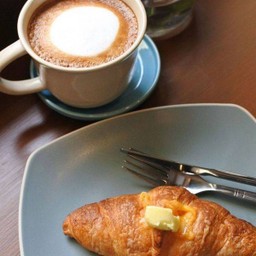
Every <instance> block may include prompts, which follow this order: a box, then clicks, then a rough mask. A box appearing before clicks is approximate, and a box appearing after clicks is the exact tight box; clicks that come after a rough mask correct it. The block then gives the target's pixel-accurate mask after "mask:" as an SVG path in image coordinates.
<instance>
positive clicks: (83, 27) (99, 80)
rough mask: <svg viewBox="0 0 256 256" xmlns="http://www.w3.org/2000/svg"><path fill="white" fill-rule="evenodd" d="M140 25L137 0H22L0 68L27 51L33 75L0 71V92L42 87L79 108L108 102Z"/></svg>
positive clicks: (121, 84) (126, 74)
mask: <svg viewBox="0 0 256 256" xmlns="http://www.w3.org/2000/svg"><path fill="white" fill-rule="evenodd" d="M74 25H75V26H74ZM146 25H147V16H146V12H145V8H144V6H143V4H142V2H141V0H27V2H26V3H25V5H24V6H23V8H22V10H21V12H20V14H19V19H18V25H17V28H18V35H19V40H17V41H16V42H14V43H13V44H11V45H9V46H8V47H6V48H5V49H3V50H2V51H0V72H1V71H2V70H3V69H4V68H5V67H6V66H8V65H9V64H10V63H11V62H12V61H14V60H15V59H17V58H19V57H21V56H23V55H25V54H29V55H30V56H31V58H32V60H33V62H34V63H35V64H36V65H35V66H36V67H37V73H38V77H35V78H31V79H27V80H21V81H10V80H7V79H4V78H2V77H0V92H4V93H7V94H13V95H23V94H29V93H35V92H40V91H42V90H48V91H49V92H50V93H51V94H52V95H53V96H55V97H56V98H57V99H58V100H59V101H61V102H63V103H65V104H67V105H70V106H73V107H79V108H93V107H99V106H102V105H104V104H107V103H110V102H112V101H113V100H114V99H116V98H117V97H119V96H120V95H121V94H122V93H123V92H124V91H125V90H126V88H127V86H128V84H129V81H130V80H131V77H132V74H133V67H134V64H135V61H136V59H137V53H138V48H139V45H140V43H141V41H142V40H143V37H144V34H145V30H146Z"/></svg>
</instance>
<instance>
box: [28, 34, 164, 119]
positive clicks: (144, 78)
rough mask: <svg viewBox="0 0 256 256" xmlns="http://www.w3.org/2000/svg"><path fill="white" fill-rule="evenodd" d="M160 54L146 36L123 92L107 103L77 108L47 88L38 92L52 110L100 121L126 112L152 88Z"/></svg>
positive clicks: (155, 78)
mask: <svg viewBox="0 0 256 256" xmlns="http://www.w3.org/2000/svg"><path fill="white" fill-rule="evenodd" d="M160 67H161V64H160V57H159V53H158V50H157V48H156V46H155V44H154V42H153V41H152V40H151V38H150V37H149V36H147V35H145V37H144V39H143V40H142V42H141V44H140V46H139V50H138V57H137V60H136V63H135V67H134V73H133V75H132V77H131V80H130V82H129V85H128V87H127V89H126V91H125V92H124V93H123V94H122V95H121V96H119V97H118V98H117V99H115V100H114V101H112V102H111V103H109V104H106V105H104V106H101V107H97V108H76V107H71V106H68V105H66V104H65V103H63V102H61V101H59V100H58V99H56V98H55V97H54V96H53V95H52V94H51V93H50V92H49V91H48V90H44V91H41V92H40V93H38V95H39V97H40V98H41V100H42V101H43V102H44V103H45V104H46V105H47V106H48V107H50V108H51V109H53V110H55V111H56V112H58V113H59V114H62V115H64V116H67V117H70V118H73V119H78V120H91V121H93V120H101V119H105V118H109V117H112V116H115V115H119V114H122V113H125V112H128V111H130V110H132V109H134V108H135V107H137V106H138V105H140V104H141V103H142V102H143V101H144V100H145V99H146V98H147V97H148V96H149V95H150V94H151V92H152V91H153V89H154V88H155V86H156V84H157V81H158V78H159V74H160ZM30 75H31V77H35V76H37V73H36V69H35V67H34V64H33V62H31V68H30Z"/></svg>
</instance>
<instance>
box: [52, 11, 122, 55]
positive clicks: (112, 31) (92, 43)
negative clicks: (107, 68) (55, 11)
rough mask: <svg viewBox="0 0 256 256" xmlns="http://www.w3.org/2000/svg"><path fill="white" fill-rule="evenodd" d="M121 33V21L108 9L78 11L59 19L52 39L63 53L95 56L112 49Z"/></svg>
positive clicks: (63, 15) (65, 13) (53, 25)
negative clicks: (119, 30)
mask: <svg viewBox="0 0 256 256" xmlns="http://www.w3.org/2000/svg"><path fill="white" fill-rule="evenodd" d="M81 24H82V25H81ZM118 29H119V20H118V18H117V17H116V15H115V14H114V13H113V12H111V11H109V10H107V9H106V8H101V7H94V6H86V7H74V8H71V9H69V10H66V11H64V12H62V13H61V14H60V15H59V16H58V17H56V19H55V20H54V21H53V23H52V26H51V29H50V36H51V41H52V43H53V44H54V45H55V46H56V47H57V48H59V49H60V50H61V51H63V52H66V53H68V54H71V55H77V56H95V55H98V54H99V53H101V52H104V51H105V50H106V49H108V48H109V47H110V46H111V44H112V43H113V42H114V40H115V38H116V35H117V32H118Z"/></svg>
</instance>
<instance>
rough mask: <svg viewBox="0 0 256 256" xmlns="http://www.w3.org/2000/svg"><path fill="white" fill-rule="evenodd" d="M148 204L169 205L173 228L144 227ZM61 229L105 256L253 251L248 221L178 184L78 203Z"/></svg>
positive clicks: (255, 240)
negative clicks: (174, 221) (174, 222)
mask: <svg viewBox="0 0 256 256" xmlns="http://www.w3.org/2000/svg"><path fill="white" fill-rule="evenodd" d="M149 205H153V206H159V207H164V208H170V209H171V210H172V212H173V214H174V215H176V216H179V220H180V224H179V228H178V230H177V231H176V232H173V231H164V230H160V229H157V228H154V227H152V226H150V225H148V223H147V222H146V221H145V218H144V214H145V209H146V207H147V206H149ZM63 231H64V234H65V235H68V236H70V237H72V238H74V239H75V240H77V242H78V243H80V244H81V245H82V246H83V247H85V248H87V249H88V250H90V251H93V252H95V253H98V254H99V255H105V256H115V255H118V256H124V255H131V256H149V255H150V256H158V255H160V256H172V255H173V256H182V255H184V256H189V255H193V256H194V255H197V256H199V255H202V256H206V255H207V256H211V255H214V256H215V255H218V256H229V255H234V256H247V255H248V256H252V255H256V228H255V227H254V226H253V225H251V224H250V223H248V222H246V221H243V220H240V219H237V218H236V217H234V216H233V215H231V214H230V213H229V212H228V211H227V210H226V209H224V208H223V207H221V206H220V205H218V204H216V203H213V202H209V201H205V200H200V199H199V198H198V197H196V196H195V195H193V194H191V193H190V192H188V191H187V190H186V189H184V188H181V187H172V186H160V187H157V188H154V189H152V190H150V191H149V192H147V193H146V192H142V193H140V194H134V195H122V196H118V197H113V198H108V199H105V200H103V201H100V202H98V203H92V204H88V205H85V206H82V207H81V208H79V209H77V210H75V211H74V212H72V213H71V214H69V215H68V216H67V218H66V219H65V221H64V223H63Z"/></svg>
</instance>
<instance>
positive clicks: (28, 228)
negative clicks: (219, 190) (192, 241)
mask: <svg viewBox="0 0 256 256" xmlns="http://www.w3.org/2000/svg"><path fill="white" fill-rule="evenodd" d="M122 146H124V147H131V146H132V147H136V148H138V149H141V150H144V151H146V152H148V153H152V154H155V155H158V156H161V157H164V158H168V157H169V158H172V159H174V160H177V161H180V162H186V163H191V164H196V165H202V166H209V167H213V168H220V169H227V170H230V171H234V172H240V173H242V174H245V175H250V176H255V166H256V157H255V152H256V121H255V119H254V118H253V117H252V116H251V115H250V114H249V113H248V112H247V111H246V110H244V109H242V108H241V107H239V106H236V105H216V104H215V105H212V104H203V105H202V104H199V105H178V106H169V107H161V108H154V109H149V110H144V111H138V112H133V113H129V114H125V115H122V116H119V117H114V118H112V119H108V120H104V121H100V122H98V123H95V124H93V125H90V126H87V127H84V128H82V129H80V130H77V131H75V132H73V133H70V134H68V135H66V136H64V137H62V138H60V139H58V140H55V141H53V142H52V143H50V144H48V145H46V146H44V147H42V148H40V149H38V150H37V151H36V152H34V153H33V154H32V155H31V156H30V158H29V160H28V162H27V165H26V169H25V174H24V179H23V184H22V190H21V198H20V216H19V225H20V226H19V232H20V248H21V255H23V256H34V255H37V256H41V255H43V256H45V255H47V256H56V255H58V256H61V255H69V256H70V255H73V256H81V255H93V254H91V253H89V252H88V251H86V250H85V249H83V248H82V247H80V246H79V245H78V244H77V243H76V242H74V241H73V240H72V239H68V238H67V237H65V236H64V235H63V233H62V221H63V220H64V218H65V216H66V215H67V214H68V213H69V212H71V211H72V210H74V209H75V208H77V207H79V206H81V205H83V204H85V203H91V202H94V201H98V200H101V199H104V198H106V197H111V196H115V195H119V194H125V193H137V192H141V191H143V190H147V189H148V187H147V186H146V184H145V183H144V182H143V181H139V180H138V179H136V178H135V177H134V176H133V175H132V174H130V173H128V172H125V171H124V170H122V168H121V165H122V161H123V159H124V155H123V154H122V153H120V152H119V148H120V147H122ZM219 183H222V184H226V185H235V186H238V187H240V188H244V189H249V188H250V189H251V190H252V191H255V192H256V188H255V187H252V186H245V185H240V184H235V183H231V182H227V181H223V180H219ZM200 197H202V198H205V199H210V200H213V201H215V202H217V203H220V204H221V205H223V206H224V207H226V208H227V209H229V210H230V211H231V212H232V213H233V214H235V215H236V216H238V217H241V218H243V219H245V220H247V221H249V222H251V223H253V224H254V225H256V219H255V216H256V208H255V205H253V204H249V203H245V202H241V201H238V200H235V199H231V198H228V197H225V196H220V195H217V194H202V195H200Z"/></svg>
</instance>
